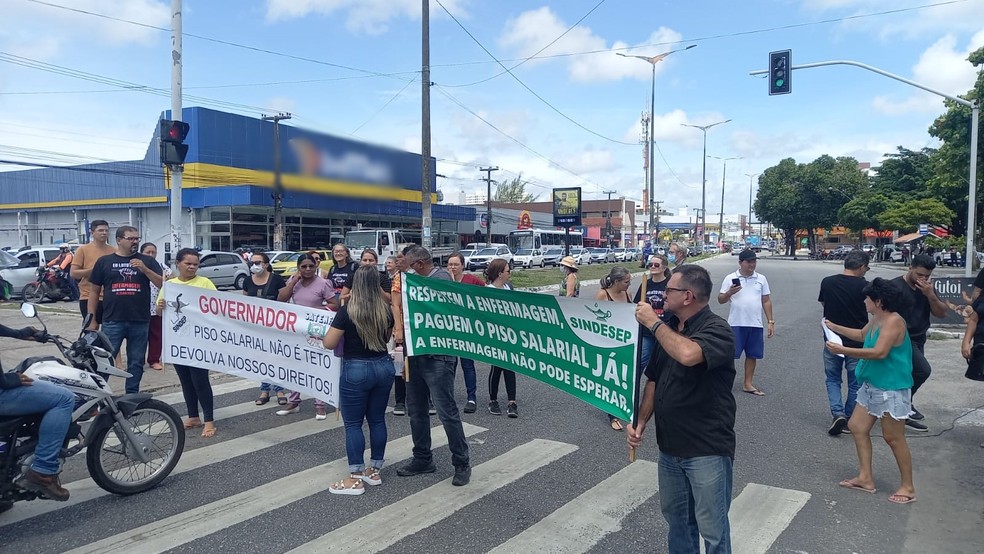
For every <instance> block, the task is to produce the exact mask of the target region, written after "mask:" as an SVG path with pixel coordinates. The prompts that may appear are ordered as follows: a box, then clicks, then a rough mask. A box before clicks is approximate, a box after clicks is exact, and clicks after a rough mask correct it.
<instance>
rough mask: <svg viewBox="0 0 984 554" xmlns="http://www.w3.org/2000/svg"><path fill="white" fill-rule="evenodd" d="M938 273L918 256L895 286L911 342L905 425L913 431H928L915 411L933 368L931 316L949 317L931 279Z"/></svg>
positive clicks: (926, 257) (925, 257)
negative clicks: (929, 342)
mask: <svg viewBox="0 0 984 554" xmlns="http://www.w3.org/2000/svg"><path fill="white" fill-rule="evenodd" d="M934 269H936V261H935V260H933V257H932V256H930V255H929V254H919V255H917V256H914V257H913V258H912V262H911V264H910V265H909V271H907V272H906V273H905V275H903V276H901V277H896V278H895V279H892V283H893V284H894V285H895V286H897V287H899V288H900V289H902V296H903V297H904V298H905V304H904V307H903V309H901V310H899V315H901V316H902V318H903V319H905V325H906V328H907V330H908V331H909V340H910V341H912V398H913V400H912V412H913V413H912V415H911V416H910V417H909V419H907V420H905V424H906V426H907V427H909V429H912V430H913V431H919V432H926V431H929V427H928V426H926V424H925V423H923V422H922V419H923V415H922V414H921V413H919V410H917V409H916V401H915V398H916V391H917V390H919V387H921V386H922V384H923V383H925V382H926V380H927V379H929V375H930V374H931V373H932V372H933V368H932V367H931V366H930V365H929V360H927V359H926V332H927V331H929V316H930V315H932V316H933V317H939V318H944V317H946V309H947V308H946V304H944V303H943V301H942V300H940V299H939V297H938V296H936V289H935V288H933V281H932V280H931V279H930V277H931V276H932V275H933V270H934Z"/></svg>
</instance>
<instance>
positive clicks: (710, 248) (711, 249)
mask: <svg viewBox="0 0 984 554" xmlns="http://www.w3.org/2000/svg"><path fill="white" fill-rule="evenodd" d="M704 253H705V254H720V253H721V249H720V248H718V246H717V245H716V244H705V245H704Z"/></svg>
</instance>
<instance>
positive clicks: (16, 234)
mask: <svg viewBox="0 0 984 554" xmlns="http://www.w3.org/2000/svg"><path fill="white" fill-rule="evenodd" d="M182 115H183V117H182V120H183V121H185V122H187V123H189V124H190V125H191V130H190V132H189V135H188V137H187V139H186V140H185V143H186V144H187V145H188V146H189V150H188V155H187V157H186V159H185V166H184V173H183V178H182V187H181V189H182V206H183V207H184V208H185V210H184V212H185V220H184V221H183V222H182V225H183V227H184V229H185V235H186V236H187V235H190V236H191V240H192V244H195V245H197V246H201V247H202V248H205V249H211V250H232V249H235V248H239V247H265V248H271V247H272V246H273V238H272V237H273V204H274V200H273V192H274V188H273V186H274V180H275V177H274V147H275V139H274V123H273V122H270V121H264V120H262V119H258V118H252V117H246V116H241V115H235V114H230V113H225V112H220V111H215V110H210V109H206V108H200V107H193V108H185V109H184V110H183V114H182ZM164 117H166V118H169V117H170V114H169V113H165V114H164ZM154 127H155V131H154V136H153V140H151V142H150V144H149V145H148V148H147V153H146V155H145V156H144V159H143V160H136V161H125V162H106V163H96V164H85V165H76V166H65V167H40V168H37V169H29V170H24V171H10V172H0V246H12V245H25V244H30V245H40V244H50V243H57V242H63V241H72V240H79V241H82V242H84V241H85V228H86V226H87V222H88V221H91V220H94V219H105V220H107V221H109V222H110V225H111V227H114V228H115V227H116V226H118V225H123V224H129V225H133V226H135V227H137V228H138V229H140V231H141V236H142V237H143V238H144V240H146V241H152V242H157V243H158V247H159V248H160V249H161V250H167V246H166V245H167V243H168V240H169V239H168V237H169V236H170V209H169V204H168V200H169V197H170V194H169V191H170V180H171V179H170V174H169V172H167V171H166V170H164V169H163V168H162V167H161V164H160V157H159V156H160V154H159V151H158V139H159V135H158V132H159V131H158V130H157V129H156V127H157V125H156V124H155V126H154ZM278 131H279V133H278V134H279V145H280V152H281V183H282V184H283V214H284V223H285V225H284V227H285V237H286V245H287V248H288V249H290V250H298V249H301V248H316V247H325V246H330V245H331V244H333V243H335V242H338V241H340V240H341V239H342V237H343V236H344V233H345V231H347V230H351V229H355V228H358V227H359V226H362V227H365V228H397V229H403V230H405V231H408V232H409V235H410V236H413V231H414V230H417V231H418V233H419V229H420V223H421V217H422V215H421V198H422V196H421V183H422V182H423V175H422V170H421V156H420V155H419V154H414V153H410V152H404V151H400V150H396V149H392V148H387V147H382V146H376V145H371V144H366V143H362V142H358V141H354V140H349V139H343V138H339V137H334V136H330V135H325V134H320V133H314V132H311V131H306V130H303V129H300V128H297V127H291V126H288V125H283V124H280V126H279V130H278ZM430 168H431V171H430V176H429V179H430V190H432V191H435V190H437V189H436V165H435V161H434V159H433V158H432V159H431V163H430ZM431 202H432V206H433V207H432V218H433V224H432V236H433V237H434V244H435V246H436V245H457V244H458V243H459V236H458V235H459V230H458V225H459V222H460V223H462V228H463V229H462V230H463V233H468V232H469V231H468V230H467V229H471V227H473V222H474V221H475V209H474V208H470V207H464V206H452V205H444V204H440V203H439V194H437V193H432V194H431Z"/></svg>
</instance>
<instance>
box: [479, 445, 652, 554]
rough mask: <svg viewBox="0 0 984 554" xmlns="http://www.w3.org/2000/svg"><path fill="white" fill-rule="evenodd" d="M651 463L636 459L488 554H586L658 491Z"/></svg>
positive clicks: (617, 529)
mask: <svg viewBox="0 0 984 554" xmlns="http://www.w3.org/2000/svg"><path fill="white" fill-rule="evenodd" d="M657 467H658V466H657V465H656V463H655V462H650V461H646V460H638V461H636V462H633V463H631V464H629V465H627V466H625V467H624V468H622V469H621V470H619V471H618V472H617V473H615V474H614V475H612V476H611V477H609V478H608V479H605V480H604V481H602V482H600V483H598V484H597V485H595V486H594V487H592V488H591V489H589V490H588V491H586V492H585V493H584V494H582V495H580V496H578V497H577V498H575V499H574V500H571V501H570V502H568V503H567V504H564V505H563V506H562V507H560V508H559V509H558V510H556V511H555V512H554V513H552V514H550V515H549V516H547V517H545V518H544V519H542V520H540V521H539V522H537V523H535V524H534V525H532V526H531V527H529V528H527V529H526V530H525V531H523V532H522V533H520V534H518V535H516V536H514V537H513V538H511V539H509V540H508V541H506V542H504V543H502V544H500V545H499V546H498V547H496V548H494V549H492V550H490V551H489V552H490V553H496V554H507V553H512V552H538V553H541V554H542V553H547V552H564V553H575V552H587V551H589V550H591V549H592V548H593V547H594V546H595V545H596V544H598V543H599V542H601V540H602V539H603V538H604V537H605V536H606V535H609V534H611V533H614V532H616V531H619V530H620V529H621V528H622V520H623V519H624V518H625V516H627V515H629V514H630V513H631V512H632V511H633V510H635V509H636V508H637V507H638V506H639V505H641V504H642V503H643V502H645V501H646V500H649V498H651V497H652V496H653V495H655V494H656V492H657V491H658V490H659V484H658V481H657V478H656V474H657Z"/></svg>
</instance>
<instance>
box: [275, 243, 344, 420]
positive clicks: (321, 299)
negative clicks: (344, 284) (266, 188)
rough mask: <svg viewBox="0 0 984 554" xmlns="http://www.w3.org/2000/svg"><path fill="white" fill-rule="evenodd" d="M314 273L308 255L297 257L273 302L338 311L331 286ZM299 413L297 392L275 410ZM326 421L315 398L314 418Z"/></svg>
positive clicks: (315, 269)
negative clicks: (289, 276)
mask: <svg viewBox="0 0 984 554" xmlns="http://www.w3.org/2000/svg"><path fill="white" fill-rule="evenodd" d="M318 272H319V269H318V264H317V262H316V261H315V260H314V258H313V257H312V256H311V255H310V254H301V255H300V257H298V258H297V273H295V274H294V275H293V276H291V278H290V279H288V280H287V284H286V285H285V286H284V288H282V289H280V293H279V294H278V295H277V300H279V301H281V302H286V301H288V300H290V301H292V302H293V303H294V304H298V305H300V306H307V307H308V308H322V309H326V310H335V309H338V303H337V300H336V298H335V296H336V294H335V288H334V287H333V286H332V285H331V283H329V282H328V281H326V280H324V279H322V278H321V275H318ZM300 411H301V393H299V392H292V393H290V398H289V399H288V402H287V405H286V406H284V408H283V409H282V410H278V411H277V415H279V416H285V415H290V414H296V413H298V412H300ZM327 418H328V409H327V407H326V405H325V402H324V401H323V400H320V399H317V398H316V399H315V400H314V419H317V420H324V419H327Z"/></svg>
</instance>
